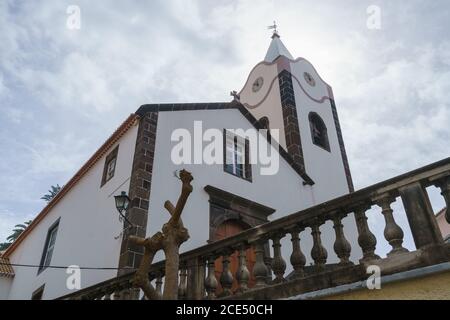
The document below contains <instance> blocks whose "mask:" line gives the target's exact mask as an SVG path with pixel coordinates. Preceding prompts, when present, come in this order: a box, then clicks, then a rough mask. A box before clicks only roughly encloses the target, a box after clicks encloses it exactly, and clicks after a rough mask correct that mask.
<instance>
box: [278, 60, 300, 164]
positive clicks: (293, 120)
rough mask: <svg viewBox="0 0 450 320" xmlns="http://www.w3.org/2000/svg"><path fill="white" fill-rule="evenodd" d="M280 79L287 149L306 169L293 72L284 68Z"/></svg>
mask: <svg viewBox="0 0 450 320" xmlns="http://www.w3.org/2000/svg"><path fill="white" fill-rule="evenodd" d="M278 81H279V83H280V98H281V110H282V113H283V122H284V136H285V138H286V149H287V151H288V153H289V155H290V156H291V157H292V158H293V159H294V162H295V163H296V164H297V165H298V166H300V167H301V168H302V170H303V171H305V160H304V157H303V150H302V142H301V139H300V128H299V124H298V116H297V106H296V104H295V94H294V86H293V83H292V74H291V73H290V72H289V71H288V70H286V69H284V70H282V71H281V72H280V73H279V74H278Z"/></svg>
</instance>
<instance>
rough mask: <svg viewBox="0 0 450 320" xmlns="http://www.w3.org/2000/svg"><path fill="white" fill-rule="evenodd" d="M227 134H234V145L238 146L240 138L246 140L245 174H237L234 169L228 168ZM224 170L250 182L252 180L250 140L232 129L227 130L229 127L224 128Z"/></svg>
mask: <svg viewBox="0 0 450 320" xmlns="http://www.w3.org/2000/svg"><path fill="white" fill-rule="evenodd" d="M227 135H232V136H233V139H234V140H233V141H234V146H235V147H236V146H237V144H238V138H239V139H240V140H241V141H244V161H245V163H244V165H243V173H244V174H243V175H240V174H236V173H234V172H232V171H229V170H228V167H227V163H226V162H227V161H226V160H227ZM223 171H224V172H226V173H228V174H231V175H233V176H235V177H238V178H241V179H243V180H246V181H248V182H252V181H253V180H252V166H251V163H250V140H249V139H247V138H244V137H241V136H239V135H237V134H235V133H232V132H231V131H229V130H227V129H223Z"/></svg>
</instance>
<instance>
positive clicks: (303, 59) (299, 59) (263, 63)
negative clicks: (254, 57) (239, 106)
mask: <svg viewBox="0 0 450 320" xmlns="http://www.w3.org/2000/svg"><path fill="white" fill-rule="evenodd" d="M279 60H287V61H289V62H290V63H297V62H299V61H305V62H307V63H309V64H310V65H311V67H312V68H313V70H314V72H315V73H316V74H317V76H318V77H319V79H320V81H322V82H323V83H324V84H325V85H326V86H328V87H331V86H330V85H329V84H328V83H327V82H326V81H325V80H323V78H322V77H321V76H320V74H319V73H318V72H317V69H316V68H315V67H314V65H313V64H312V63H311V62H310V61H309V60H308V59H305V58H302V57H299V58H297V59H295V60H292V59H289V58H287V57H284V56H279V57H278V58H276V59H275V60H274V61H273V62H266V61H261V62H259V63H258V64H257V65H255V66H254V67H253V68H252V70H251V71H250V73H249V74H248V77H247V80H246V81H245V84H244V86H243V87H242V89H241V91H239V95H240V94H241V93H242V91H243V90H244V88H245V87H246V86H247V85H248V82H249V81H250V76H251V75H252V73H253V71H254V70H255V69H256V68H258V67H259V66H260V65H266V66H272V65H274V64H279Z"/></svg>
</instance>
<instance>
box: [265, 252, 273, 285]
mask: <svg viewBox="0 0 450 320" xmlns="http://www.w3.org/2000/svg"><path fill="white" fill-rule="evenodd" d="M267 245H268V244H267ZM267 248H268V247H267ZM272 261H273V259H272V258H271V257H270V250H264V264H265V265H266V268H267V275H266V284H271V283H272Z"/></svg>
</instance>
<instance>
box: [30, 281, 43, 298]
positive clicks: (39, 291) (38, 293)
mask: <svg viewBox="0 0 450 320" xmlns="http://www.w3.org/2000/svg"><path fill="white" fill-rule="evenodd" d="M44 289H45V283H44V284H43V285H42V286H40V287H39V288H37V289H36V290H34V291H33V293H32V294H31V300H42V297H43V296H44Z"/></svg>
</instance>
